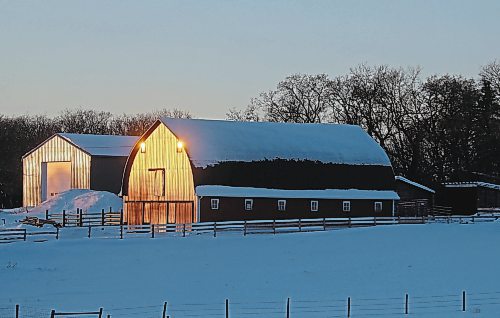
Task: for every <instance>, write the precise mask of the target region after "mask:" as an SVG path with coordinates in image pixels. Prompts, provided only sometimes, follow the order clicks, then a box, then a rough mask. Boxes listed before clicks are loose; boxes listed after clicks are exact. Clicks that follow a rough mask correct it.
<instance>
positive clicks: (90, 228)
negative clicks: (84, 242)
mask: <svg viewBox="0 0 500 318" xmlns="http://www.w3.org/2000/svg"><path fill="white" fill-rule="evenodd" d="M91 230H92V227H91V226H90V225H89V238H90V231H91Z"/></svg>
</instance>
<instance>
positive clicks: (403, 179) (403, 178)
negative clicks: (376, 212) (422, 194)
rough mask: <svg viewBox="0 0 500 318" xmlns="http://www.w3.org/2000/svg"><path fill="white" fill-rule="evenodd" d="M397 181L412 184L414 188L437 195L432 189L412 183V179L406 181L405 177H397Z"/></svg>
mask: <svg viewBox="0 0 500 318" xmlns="http://www.w3.org/2000/svg"><path fill="white" fill-rule="evenodd" d="M396 180H399V181H402V182H404V183H407V184H410V185H412V186H414V187H417V188H420V189H422V190H425V191H428V192H431V193H436V191H434V190H432V189H431V188H428V187H426V186H424V185H422V184H420V183H416V182H415V181H411V180H410V179H406V178H405V177H402V176H396Z"/></svg>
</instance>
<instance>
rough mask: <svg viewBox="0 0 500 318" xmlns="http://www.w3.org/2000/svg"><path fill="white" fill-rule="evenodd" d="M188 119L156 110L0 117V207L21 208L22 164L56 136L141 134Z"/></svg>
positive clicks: (175, 112)
mask: <svg viewBox="0 0 500 318" xmlns="http://www.w3.org/2000/svg"><path fill="white" fill-rule="evenodd" d="M162 116H167V117H176V118H191V114H190V113H189V112H186V111H182V110H178V109H173V110H168V109H164V110H159V111H154V112H150V113H142V114H135V115H127V114H123V115H113V114H112V113H110V112H104V111H95V110H85V109H77V110H69V109H68V110H65V111H63V112H61V113H60V114H59V115H58V116H54V117H49V116H46V115H24V116H14V117H8V116H3V115H1V114H0V208H2V207H17V206H21V205H22V161H21V157H22V156H23V155H24V154H25V153H26V152H28V151H29V150H31V149H33V148H34V147H36V146H37V145H38V144H40V143H41V142H43V141H44V140H46V139H47V138H49V137H50V136H52V135H53V134H55V133H58V132H66V133H78V134H97V135H103V134H108V135H131V136H134V135H135V136H139V135H141V134H142V133H143V132H144V131H145V130H146V129H147V128H148V127H149V126H150V125H151V124H152V123H153V122H154V121H155V120H157V119H158V118H159V117H162Z"/></svg>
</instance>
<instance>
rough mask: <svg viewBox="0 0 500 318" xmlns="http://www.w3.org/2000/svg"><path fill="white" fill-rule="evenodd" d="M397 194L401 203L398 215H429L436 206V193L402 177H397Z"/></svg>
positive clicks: (398, 207)
mask: <svg viewBox="0 0 500 318" xmlns="http://www.w3.org/2000/svg"><path fill="white" fill-rule="evenodd" d="M396 192H397V193H398V195H399V198H400V201H399V202H398V205H397V214H398V215H400V216H422V215H428V214H429V212H430V211H431V209H432V208H433V206H434V194H435V193H436V191H434V190H433V189H431V188H429V187H426V186H424V185H422V184H420V183H417V182H415V181H412V180H410V179H407V178H405V177H402V176H396Z"/></svg>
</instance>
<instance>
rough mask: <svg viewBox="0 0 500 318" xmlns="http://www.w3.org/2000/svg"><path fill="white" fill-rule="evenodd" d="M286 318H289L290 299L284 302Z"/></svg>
mask: <svg viewBox="0 0 500 318" xmlns="http://www.w3.org/2000/svg"><path fill="white" fill-rule="evenodd" d="M286 318H290V297H288V300H287V301H286Z"/></svg>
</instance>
